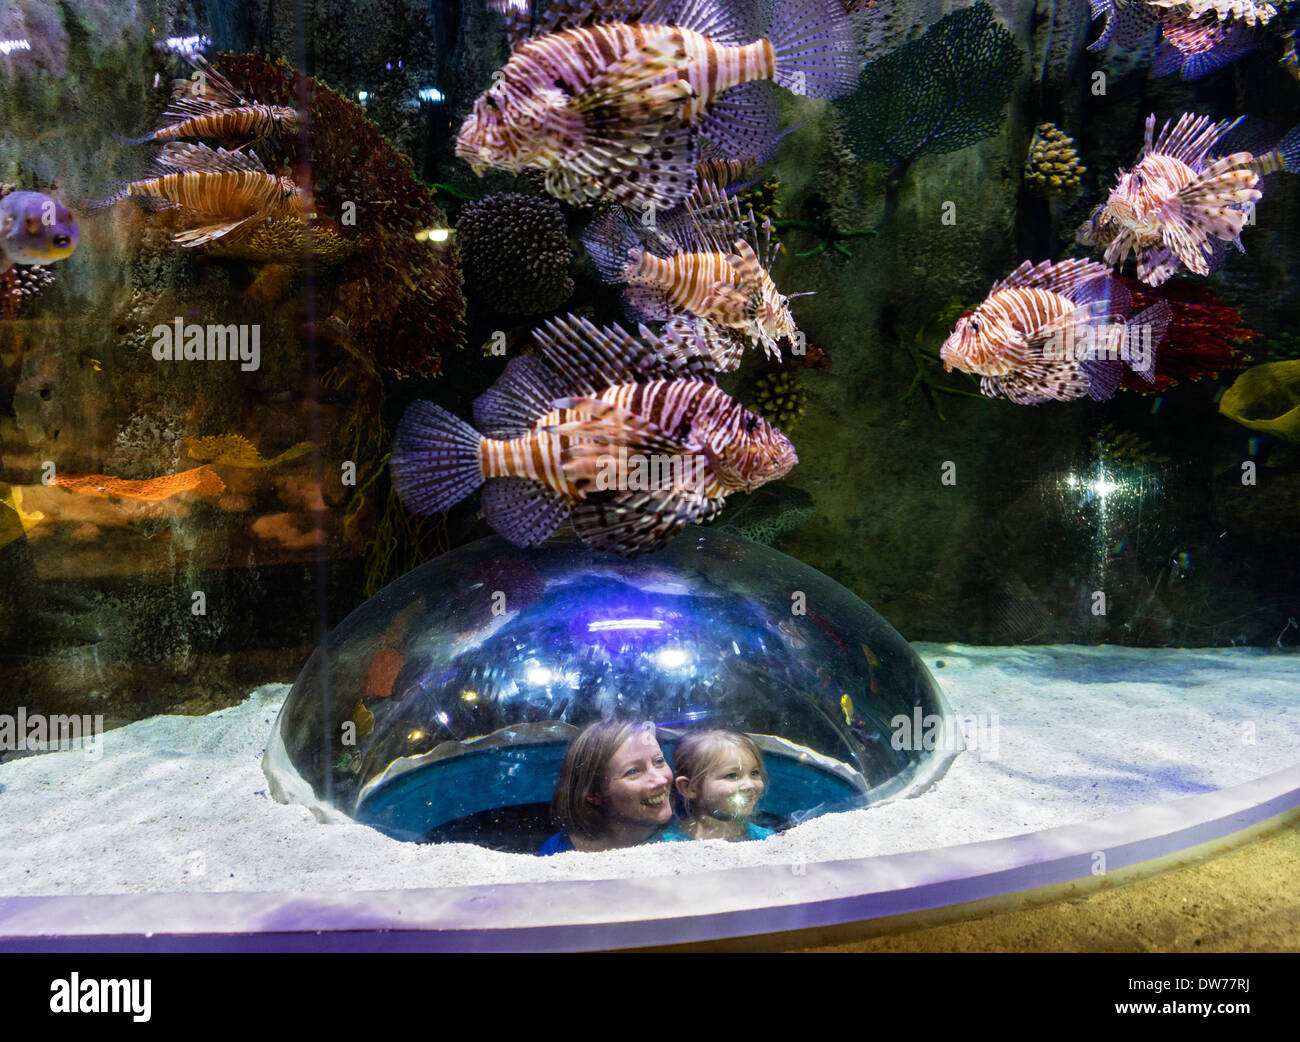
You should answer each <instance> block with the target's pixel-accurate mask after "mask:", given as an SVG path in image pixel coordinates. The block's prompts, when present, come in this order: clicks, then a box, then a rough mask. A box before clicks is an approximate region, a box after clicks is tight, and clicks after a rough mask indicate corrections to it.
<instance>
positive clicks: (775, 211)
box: [736, 174, 781, 224]
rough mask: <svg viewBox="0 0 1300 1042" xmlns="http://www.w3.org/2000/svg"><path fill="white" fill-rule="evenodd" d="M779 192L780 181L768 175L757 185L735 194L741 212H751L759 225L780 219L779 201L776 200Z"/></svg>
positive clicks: (772, 175)
mask: <svg viewBox="0 0 1300 1042" xmlns="http://www.w3.org/2000/svg"><path fill="white" fill-rule="evenodd" d="M780 191H781V179H780V178H779V177H777V176H776V174H770V175H769V176H767V177H765V178H764V179H763V180H761V181H759V182H758V183H757V184H753V185H751V186H750V187H748V188H742V189H741V190H740V191H739V192H737V193H736V198H737V199H738V200H740V209H741V211H742V212H743V211H746V210H753V211H754V216H755V217H756V218H758V221H759V223H760V224H761V223H762V222H763V221H765V220H766V221H776V220H778V219H779V218H780V216H781V200H780V199H779V198H778V194H779V193H780Z"/></svg>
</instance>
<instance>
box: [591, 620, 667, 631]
mask: <svg viewBox="0 0 1300 1042" xmlns="http://www.w3.org/2000/svg"><path fill="white" fill-rule="evenodd" d="M663 626H664V624H663V622H662V620H660V619H601V620H600V621H599V622H589V623H587V632H588V633H601V632H603V631H605V630H659V629H663Z"/></svg>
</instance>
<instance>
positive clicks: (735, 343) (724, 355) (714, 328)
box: [695, 318, 745, 373]
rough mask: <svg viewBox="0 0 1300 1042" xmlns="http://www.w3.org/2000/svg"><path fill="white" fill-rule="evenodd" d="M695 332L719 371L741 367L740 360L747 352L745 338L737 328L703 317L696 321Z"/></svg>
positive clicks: (726, 371)
mask: <svg viewBox="0 0 1300 1042" xmlns="http://www.w3.org/2000/svg"><path fill="white" fill-rule="evenodd" d="M695 333H696V335H697V336H698V337H699V339H700V343H702V344H703V345H704V348H705V350H707V351H708V352H709V356H710V357H711V358H712V359H713V362H714V365H715V366H716V367H717V369H718V371H719V372H723V373H729V372H733V371H734V370H736V369H739V368H740V360H741V358H742V357H743V356H744V353H745V338H744V337H743V336H741V335H740V334H739V333H738V332H737V331H736V330H734V329H728V328H727V327H726V326H721V325H718V323H716V322H712V321H710V320H709V319H707V318H701V319H697V320H696V322H695Z"/></svg>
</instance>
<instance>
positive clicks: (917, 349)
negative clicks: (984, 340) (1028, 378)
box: [900, 297, 984, 420]
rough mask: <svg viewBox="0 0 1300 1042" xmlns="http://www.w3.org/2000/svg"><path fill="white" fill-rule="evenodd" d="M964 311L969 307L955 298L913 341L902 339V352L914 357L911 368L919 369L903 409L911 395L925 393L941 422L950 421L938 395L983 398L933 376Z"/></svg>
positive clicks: (904, 397) (901, 399)
mask: <svg viewBox="0 0 1300 1042" xmlns="http://www.w3.org/2000/svg"><path fill="white" fill-rule="evenodd" d="M965 310H967V309H966V305H965V304H964V303H963V302H962V301H961V300H960V299H959V298H957V297H952V298H950V299H949V300H948V302H947V303H946V304H944V306H943V307H941V308H940V309H939V310H938V311H936V312H935V313H934V314H933V315H931V316H930V317H929V318H928V319H926V320H925V322H924V323H922V325H921V328H920V329H918V330H917V331H916V333H915V334H914V335H913V336H912V337H910V338H906V337H905V338H903V342H902V343H903V348H904V349H905V350H906V351H907V353H908V354H909V355H911V357H912V364H913V365H914V366H915V367H916V372H915V374H914V375H913V376H912V382H911V383H910V384H909V385H908V387H907V390H906V391H904V392H903V394H902V397H901V398H900V401H902V402H903V403H904V405H906V404H907V403H908V402H910V401H911V399H912V395H914V394H916V392H917V391H920V390H924V391H925V393H926V394H928V395H929V396H930V404H931V405H933V406H934V411H935V413H936V414H937V415H938V417H939V419H941V420H946V419H947V417H946V416H944V414H943V406H942V405H941V404H940V403H939V395H941V394H955V395H958V396H959V397H965V398H983V397H984V396H983V395H981V394H978V393H976V392H975V391H967V390H963V389H962V388H960V387H950V386H949V385H948V384H943V383H940V382H939V381H938V380H936V379H935V377H934V376H933V375H932V374H933V367H934V366H936V365H942V364H943V363H942V362H940V360H939V352H938V347H939V345H940V344H942V343H943V340H944V338H945V337H946V336H947V335H948V333H949V331H951V329H952V327H953V324H954V323H955V322H956V321H957V319H958V317H959V316H960V315H961V313H962V312H963V311H965Z"/></svg>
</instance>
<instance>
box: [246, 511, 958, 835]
mask: <svg viewBox="0 0 1300 1042" xmlns="http://www.w3.org/2000/svg"><path fill="white" fill-rule="evenodd" d="M946 716H947V706H946V703H945V701H944V698H943V695H942V693H941V692H940V690H939V688H938V686H937V685H936V684H935V682H934V680H933V679H932V677H931V676H930V674H929V672H928V671H927V670H926V668H925V666H924V664H923V663H922V662H921V660H920V658H919V657H918V656H917V654H916V652H915V651H913V649H912V648H911V647H910V646H909V645H908V644H907V642H906V641H905V640H904V639H903V638H902V636H900V635H899V633H898V632H897V631H896V630H894V629H893V627H891V626H890V625H889V624H888V623H887V622H885V620H884V619H882V618H881V617H880V616H879V615H878V614H877V613H876V612H875V611H873V610H872V609H871V608H870V607H868V606H867V605H866V604H865V603H863V602H862V601H861V600H860V599H859V598H858V597H856V596H855V595H854V594H852V593H851V592H849V591H848V590H846V589H845V588H844V587H842V586H840V585H839V584H838V583H836V582H834V581H832V580H831V579H829V578H827V577H826V576H825V575H823V574H822V573H820V572H818V571H816V570H814V569H812V568H809V567H808V566H807V565H804V564H802V563H800V562H799V561H796V560H795V559H793V558H791V557H788V556H786V555H785V554H782V553H779V552H778V551H775V550H772V549H770V548H769V547H766V546H763V545H760V544H758V543H754V542H751V541H749V540H747V539H744V538H741V537H738V536H735V535H731V534H728V533H725V532H722V531H719V530H717V529H705V528H688V529H687V530H686V531H685V533H684V534H683V535H682V536H680V537H679V538H678V539H677V540H675V541H674V542H673V543H672V544H671V545H670V546H669V547H668V548H667V549H666V550H664V551H662V552H660V553H658V554H654V555H652V556H649V557H643V558H639V559H637V560H631V561H629V560H623V559H621V558H618V557H615V556H613V555H610V554H607V553H603V552H599V551H594V550H591V549H589V548H587V547H586V546H584V545H583V544H582V543H580V542H578V541H577V540H574V539H565V538H556V539H552V540H551V541H549V542H547V543H546V544H545V545H543V546H541V547H538V548H533V549H521V548H519V547H516V546H513V545H512V544H510V543H508V542H507V541H505V540H504V539H501V538H499V537H492V538H489V539H483V540H480V541H478V542H476V543H473V544H470V545H468V546H464V547H461V548H459V549H457V550H454V551H452V552H450V553H448V554H445V555H443V556H442V557H439V558H438V559H437V560H436V561H433V562H430V563H429V564H426V565H424V566H422V567H420V568H417V569H415V570H414V571H411V572H409V573H408V574H407V575H405V576H403V577H402V578H401V579H399V580H398V581H397V582H395V583H393V584H392V585H390V586H388V587H386V588H385V589H384V590H382V591H380V593H378V594H377V595H376V596H374V597H373V598H371V599H370V600H369V601H367V602H366V603H365V604H363V605H362V606H361V607H359V608H358V609H357V610H356V611H354V612H353V613H352V614H351V615H349V616H348V617H347V618H346V619H345V620H344V621H343V622H342V623H341V624H340V625H339V627H338V628H337V629H336V630H335V631H334V632H333V633H331V634H330V635H329V638H328V639H327V641H326V642H325V644H324V645H323V646H322V647H321V648H319V649H318V650H317V651H316V652H315V654H314V655H313V656H312V658H311V659H310V661H309V662H308V663H307V665H306V667H305V668H304V669H303V671H302V673H301V675H300V676H299V677H298V679H297V682H296V683H295V684H294V686H293V690H292V691H291V692H290V694H289V697H288V699H287V701H286V702H285V705H284V708H283V710H282V711H281V713H280V717H279V719H278V721H277V724H276V727H275V734H274V735H273V737H272V741H271V744H270V746H269V748H268V753H267V759H266V765H267V773H268V775H269V776H270V777H271V780H272V782H273V786H274V788H275V789H276V790H277V792H278V793H279V794H281V795H284V794H294V795H293V797H292V798H298V799H305V800H306V801H308V802H315V803H316V804H317V806H318V808H319V812H320V813H321V814H323V815H324V814H328V813H330V812H329V811H328V810H327V809H326V808H333V809H334V811H338V812H342V813H344V814H346V815H349V816H351V817H353V818H355V819H356V820H358V821H362V822H365V823H367V824H371V825H373V826H375V827H377V828H380V829H382V830H383V831H385V832H386V833H388V834H390V835H392V836H395V837H398V838H402V839H410V840H419V841H447V840H457V841H464V842H474V843H480V844H483V845H485V846H491V847H495V848H498V849H506V850H519V851H535V850H537V848H538V846H539V845H540V843H541V842H542V840H543V839H544V837H545V836H546V835H547V834H549V833H550V832H553V831H554V829H555V827H554V824H553V823H552V822H551V821H550V816H549V803H550V800H551V796H552V792H553V790H554V787H555V783H556V779H557V777H558V775H559V771H560V765H561V762H562V760H563V758H564V751H565V747H566V745H567V744H568V742H569V740H570V739H571V738H572V737H573V736H575V735H576V734H577V733H578V731H579V730H581V728H583V727H584V726H586V725H587V724H590V723H593V722H595V721H597V720H600V719H605V718H610V717H619V718H625V719H632V720H650V721H653V722H654V724H655V725H656V727H657V728H658V734H659V739H660V744H661V746H662V747H663V749H664V751H665V753H666V754H667V756H668V759H669V760H670V761H671V759H672V749H673V745H674V742H675V740H676V739H677V738H678V737H680V736H681V735H682V734H683V733H684V732H686V731H689V730H692V729H696V728H721V729H726V730H732V731H741V732H744V733H746V734H749V735H750V736H751V737H753V738H754V739H755V741H756V742H757V743H758V745H759V747H760V749H761V750H762V752H763V758H764V761H765V766H766V768H767V771H768V774H769V782H768V786H767V789H766V791H765V793H764V795H763V798H762V801H761V803H760V805H759V807H758V813H757V816H756V819H755V820H756V821H757V823H759V824H762V825H765V826H767V827H769V828H776V829H780V828H783V827H787V826H788V825H790V824H792V823H796V822H798V821H801V820H804V819H806V818H808V817H811V816H814V815H816V814H821V813H825V812H827V811H832V810H842V809H848V808H851V807H858V806H863V805H866V804H868V803H871V802H874V801H877V800H880V799H882V798H885V797H887V796H897V795H906V794H908V793H910V792H913V791H919V790H921V789H923V788H925V787H928V786H929V785H930V784H931V783H932V782H933V781H934V779H935V778H937V777H938V776H939V775H940V774H942V772H943V770H944V769H946V767H947V764H948V762H949V761H950V759H951V757H952V755H953V751H952V750H950V749H949V750H945V749H943V748H937V749H936V748H929V749H927V748H925V744H926V743H922V742H921V741H920V740H919V737H920V736H919V734H918V735H917V738H918V740H916V741H913V740H911V739H910V737H909V736H910V735H911V734H912V733H913V727H912V725H913V722H914V721H916V720H919V719H921V718H925V719H926V720H927V723H928V722H929V721H932V720H934V719H936V717H946ZM900 717H901V718H903V719H900ZM900 737H901V738H902V740H900ZM928 744H930V745H933V744H934V743H933V742H930V743H928ZM308 786H310V790H311V791H310V793H309V792H308ZM321 805H324V806H321Z"/></svg>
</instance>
